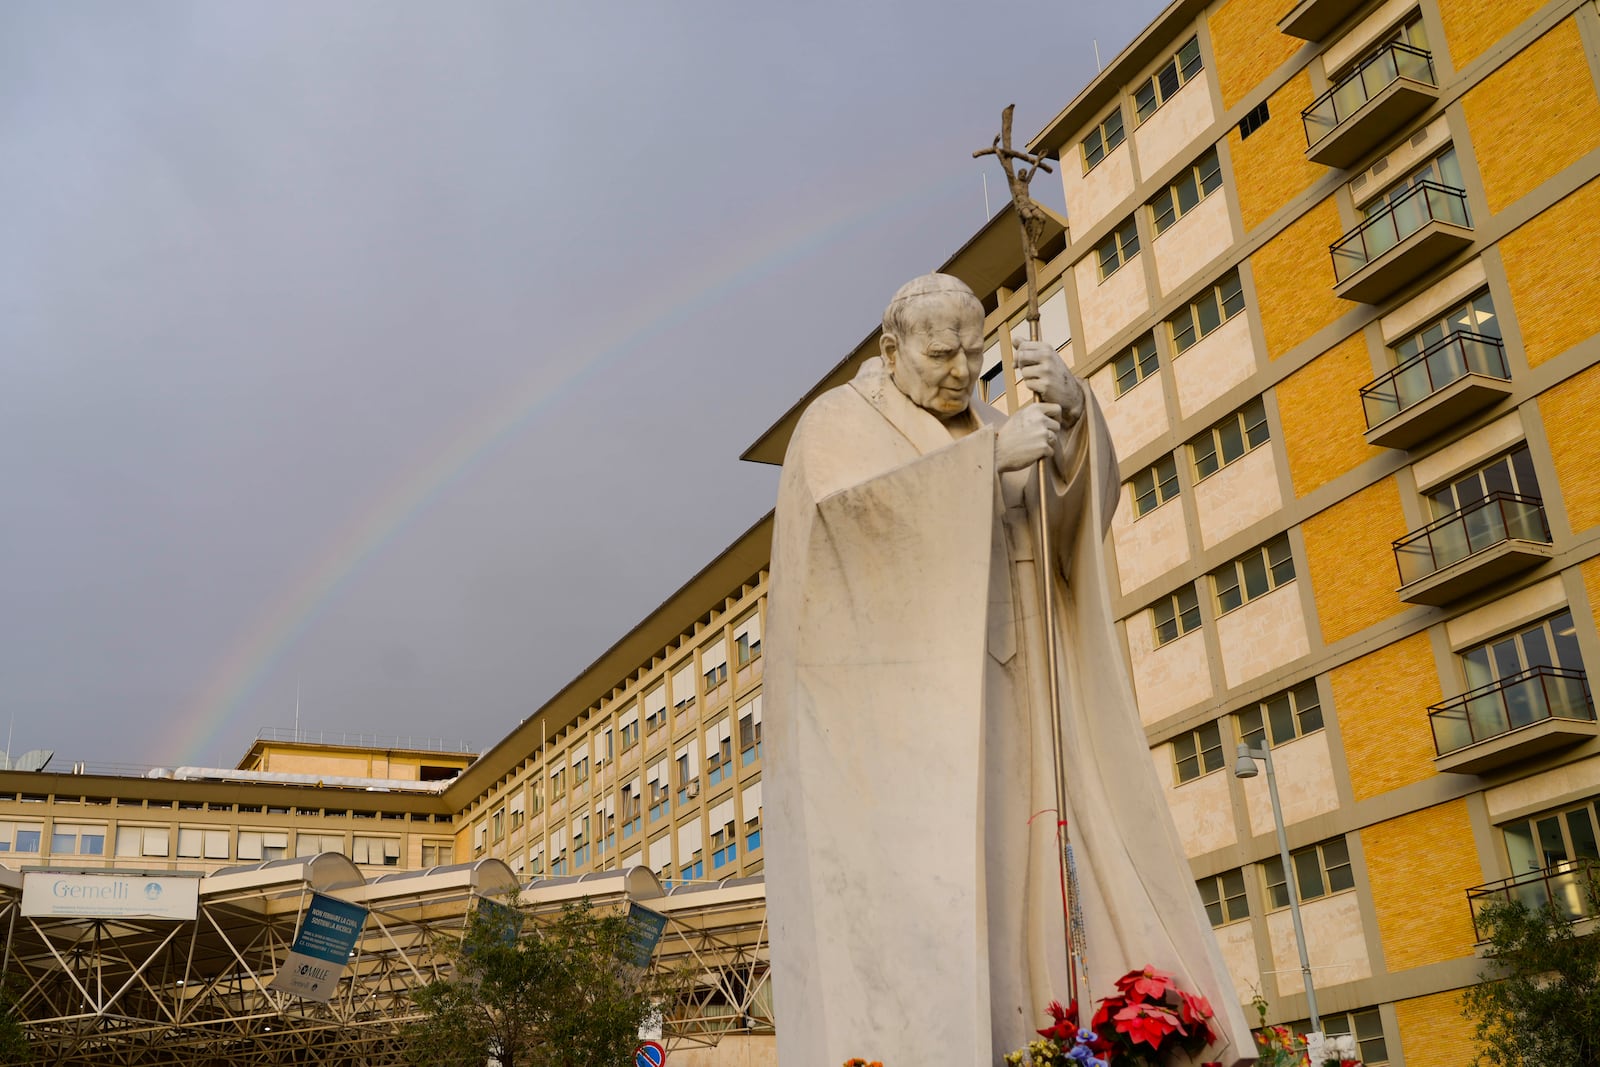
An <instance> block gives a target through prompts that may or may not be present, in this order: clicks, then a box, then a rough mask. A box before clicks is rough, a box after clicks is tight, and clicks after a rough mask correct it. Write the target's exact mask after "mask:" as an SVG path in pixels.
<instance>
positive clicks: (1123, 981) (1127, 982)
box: [1117, 967, 1176, 1000]
mask: <svg viewBox="0 0 1600 1067" xmlns="http://www.w3.org/2000/svg"><path fill="white" fill-rule="evenodd" d="M1174 988H1176V987H1175V986H1174V985H1173V982H1172V975H1170V974H1168V973H1167V972H1166V971H1158V970H1156V969H1155V968H1154V967H1146V968H1145V969H1144V970H1142V971H1129V972H1128V973H1127V974H1125V975H1123V976H1122V977H1121V978H1118V979H1117V989H1118V990H1120V991H1121V992H1122V995H1123V996H1125V997H1128V998H1130V999H1132V998H1134V997H1142V998H1144V999H1146V1000H1160V999H1161V998H1162V997H1164V996H1166V995H1167V990H1169V989H1174Z"/></svg>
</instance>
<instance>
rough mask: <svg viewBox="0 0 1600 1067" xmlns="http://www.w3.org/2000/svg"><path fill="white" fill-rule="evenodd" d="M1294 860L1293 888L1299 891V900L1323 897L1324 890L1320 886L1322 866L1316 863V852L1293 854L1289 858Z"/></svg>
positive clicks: (1313, 850)
mask: <svg viewBox="0 0 1600 1067" xmlns="http://www.w3.org/2000/svg"><path fill="white" fill-rule="evenodd" d="M1289 858H1290V859H1292V860H1294V873H1295V887H1296V888H1298V889H1299V890H1300V899H1301V900H1315V899H1316V898H1317V897H1320V896H1322V895H1323V893H1324V892H1325V890H1324V889H1323V885H1322V864H1321V863H1319V862H1318V861H1317V850H1316V849H1311V850H1310V851H1309V852H1301V853H1298V854H1293V855H1291V856H1290V857H1289Z"/></svg>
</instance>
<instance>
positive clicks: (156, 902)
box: [22, 871, 200, 922]
mask: <svg viewBox="0 0 1600 1067" xmlns="http://www.w3.org/2000/svg"><path fill="white" fill-rule="evenodd" d="M199 912H200V879H198V878H171V877H164V876H161V875H153V874H111V873H107V874H57V873H56V872H54V871H25V872H23V875H22V914H23V915H26V916H31V917H35V918H42V917H45V916H51V917H55V918H62V919H174V920H179V921H189V922H193V921H194V918H195V916H196V915H198V914H199Z"/></svg>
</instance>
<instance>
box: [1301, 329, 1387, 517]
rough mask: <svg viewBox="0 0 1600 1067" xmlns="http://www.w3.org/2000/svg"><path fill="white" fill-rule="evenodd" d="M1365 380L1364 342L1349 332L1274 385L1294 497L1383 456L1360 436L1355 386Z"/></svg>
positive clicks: (1367, 373)
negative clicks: (1276, 389) (1276, 385)
mask: <svg viewBox="0 0 1600 1067" xmlns="http://www.w3.org/2000/svg"><path fill="white" fill-rule="evenodd" d="M1371 380H1372V364H1371V362H1370V360H1369V358H1368V355H1367V343H1366V340H1365V339H1364V338H1363V337H1362V335H1361V334H1353V335H1351V336H1350V337H1347V338H1346V339H1345V340H1344V341H1342V342H1341V343H1340V344H1338V345H1336V346H1335V347H1333V348H1331V349H1329V350H1328V351H1326V352H1324V353H1323V354H1322V355H1320V356H1318V357H1317V358H1316V359H1314V360H1312V361H1311V362H1310V363H1308V364H1306V366H1305V367H1303V368H1301V369H1300V370H1298V371H1295V372H1294V374H1292V375H1290V376H1289V377H1288V378H1287V379H1285V380H1284V381H1283V382H1282V383H1281V384H1280V385H1279V386H1278V418H1279V420H1280V421H1281V422H1282V423H1283V447H1284V451H1285V452H1286V453H1287V454H1288V457H1289V474H1290V476H1291V477H1292V478H1293V479H1294V491H1295V495H1296V496H1305V495H1306V494H1307V493H1309V492H1311V490H1313V489H1315V488H1317V487H1318V486H1320V485H1323V484H1325V483H1326V482H1329V481H1331V480H1332V479H1334V478H1337V477H1338V476H1339V475H1341V474H1344V473H1345V472H1346V471H1350V470H1353V469H1355V468H1356V467H1357V466H1359V465H1361V464H1362V463H1365V462H1366V461H1367V460H1369V459H1372V458H1373V457H1374V456H1379V455H1382V454H1383V450H1382V449H1377V448H1373V447H1372V446H1371V445H1369V444H1367V442H1366V439H1365V438H1364V437H1363V436H1362V433H1363V431H1364V430H1365V429H1366V419H1365V417H1364V416H1363V414H1362V409H1361V387H1362V386H1364V385H1366V384H1367V383H1368V382H1369V381H1371Z"/></svg>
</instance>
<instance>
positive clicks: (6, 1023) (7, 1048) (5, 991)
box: [0, 984, 32, 1063]
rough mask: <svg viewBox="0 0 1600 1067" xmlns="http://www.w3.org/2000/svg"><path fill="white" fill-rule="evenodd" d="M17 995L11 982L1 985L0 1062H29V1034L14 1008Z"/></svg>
mask: <svg viewBox="0 0 1600 1067" xmlns="http://www.w3.org/2000/svg"><path fill="white" fill-rule="evenodd" d="M14 1003H15V997H14V995H13V992H12V989H11V988H10V986H9V984H8V985H7V986H6V987H0V1063H27V1062H28V1061H29V1060H30V1059H31V1058H32V1057H31V1056H30V1055H29V1052H28V1035H27V1033H26V1032H24V1031H23V1029H22V1020H21V1019H19V1018H17V1013H16V1011H15V1010H13V1004H14Z"/></svg>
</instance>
